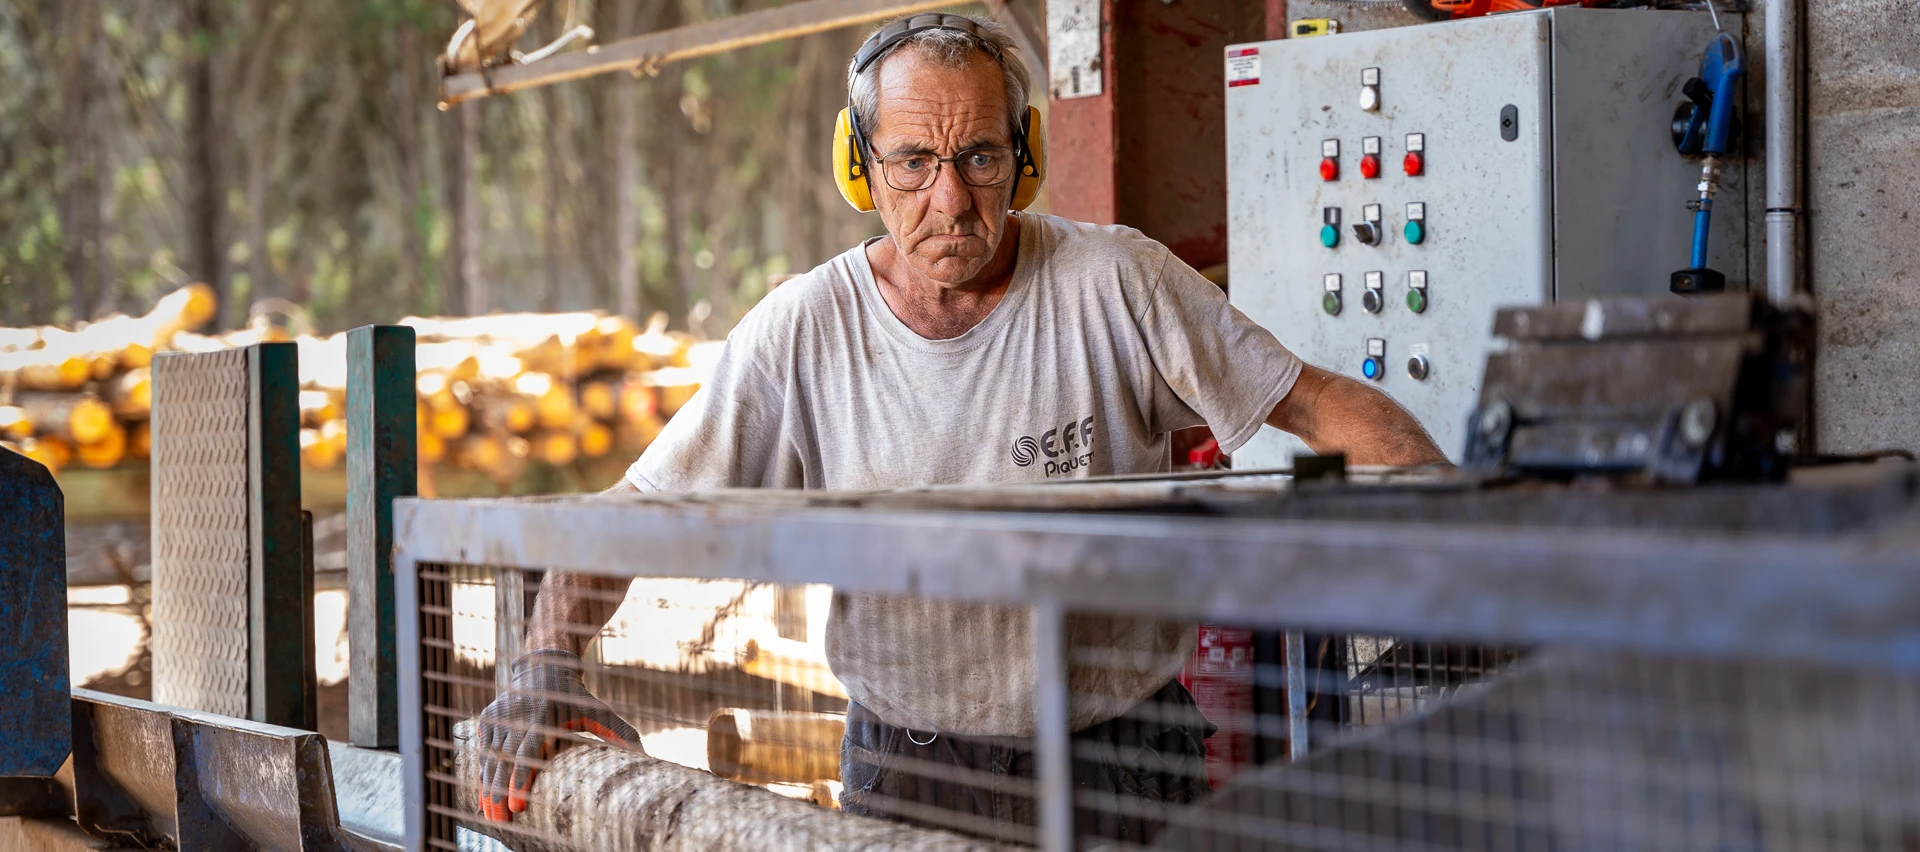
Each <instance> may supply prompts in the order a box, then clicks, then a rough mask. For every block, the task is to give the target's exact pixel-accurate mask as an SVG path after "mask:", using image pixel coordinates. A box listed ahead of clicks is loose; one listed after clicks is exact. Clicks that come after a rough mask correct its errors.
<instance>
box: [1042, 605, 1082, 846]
mask: <svg viewBox="0 0 1920 852" xmlns="http://www.w3.org/2000/svg"><path fill="white" fill-rule="evenodd" d="M1067 653H1068V648H1067V615H1066V610H1065V608H1064V607H1062V606H1061V605H1060V601H1059V600H1057V599H1053V598H1047V599H1043V600H1040V601H1036V602H1035V603H1034V605H1033V655H1034V659H1033V663H1034V677H1035V680H1036V683H1037V685H1038V686H1039V694H1038V695H1036V696H1035V701H1034V712H1035V714H1037V718H1036V719H1034V734H1035V740H1036V742H1035V746H1036V748H1035V750H1034V751H1035V757H1036V761H1035V763H1036V764H1037V765H1036V767H1035V768H1036V769H1038V770H1039V771H1038V772H1037V773H1036V774H1037V775H1038V776H1039V777H1038V779H1037V780H1038V786H1039V799H1040V802H1039V805H1040V807H1039V814H1038V816H1039V820H1038V822H1039V837H1038V838H1037V840H1038V843H1037V844H1036V845H1038V846H1039V847H1040V848H1041V849H1042V850H1044V852H1071V850H1072V849H1073V848H1074V843H1073V728H1072V726H1071V724H1070V723H1069V720H1068V717H1067V713H1068V708H1069V707H1070V706H1071V704H1072V701H1073V696H1072V695H1071V694H1069V693H1068V691H1067V689H1068V686H1067Z"/></svg>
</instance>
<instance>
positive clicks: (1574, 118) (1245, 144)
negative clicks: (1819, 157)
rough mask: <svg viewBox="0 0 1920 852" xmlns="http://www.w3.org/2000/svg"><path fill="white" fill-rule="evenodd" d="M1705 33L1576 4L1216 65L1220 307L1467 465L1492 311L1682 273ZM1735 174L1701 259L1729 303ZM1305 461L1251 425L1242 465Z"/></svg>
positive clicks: (1686, 22) (1251, 47) (1728, 176)
mask: <svg viewBox="0 0 1920 852" xmlns="http://www.w3.org/2000/svg"><path fill="white" fill-rule="evenodd" d="M1720 22H1721V24H1722V25H1723V26H1726V27H1728V28H1729V29H1730V30H1731V31H1734V32H1738V31H1739V28H1740V20H1739V18H1738V17H1737V16H1733V15H1722V16H1721V18H1720ZM1714 33H1715V26H1714V22H1713V20H1712V18H1711V17H1710V16H1709V15H1708V14H1706V13H1705V12H1678V11H1652V10H1637V9H1581V8H1574V7H1567V8H1555V9H1546V10H1542V11H1538V12H1523V13H1514V14H1503V15H1494V16H1489V17H1483V18H1473V19H1467V20H1461V21H1453V22H1446V23H1438V24H1427V25H1422V26H1411V27H1400V28H1395V29H1385V30H1372V31H1368V32H1358V33H1345V34H1341V35H1337V36H1330V37H1326V38H1313V39H1299V40H1285V41H1270V42H1262V43H1258V44H1248V45H1236V46H1234V47H1231V48H1229V49H1228V50H1227V56H1226V85H1227V139H1228V142H1227V145H1228V150H1227V170H1228V188H1229V189H1228V211H1227V212H1228V255H1229V259H1228V270H1229V273H1230V275H1231V281H1230V292H1231V297H1230V298H1231V299H1232V301H1233V303H1234V304H1235V305H1236V306H1237V307H1239V308H1240V310H1241V311H1243V312H1245V313H1246V314H1247V315H1248V316H1249V317H1251V318H1252V319H1253V320H1254V321H1256V322H1258V323H1260V324H1261V325H1263V326H1265V327H1266V328H1267V329H1268V330H1270V331H1272V332H1273V333H1274V335H1275V336H1277V337H1278V338H1279V339H1280V341H1281V342H1282V343H1284V344H1286V345H1287V346H1288V347H1289V348H1291V349H1292V350H1293V351H1294V352H1295V353H1297V354H1298V355H1300V357H1302V358H1303V359H1305V360H1306V361H1307V362H1308V363H1311V364H1314V365H1316V366H1319V367H1323V368H1325V369H1328V370H1332V371H1334V372H1337V373H1341V374H1344V375H1349V376H1353V377H1355V378H1359V379H1361V380H1363V381H1368V382H1371V383H1374V384H1375V385H1376V386H1378V387H1379V388H1381V389H1382V390H1384V391H1386V392H1387V393H1388V394H1390V395H1391V396H1393V398H1394V399H1395V400H1397V401H1399V403H1400V404H1401V405H1403V406H1406V408H1407V409H1408V410H1409V411H1411V412H1412V413H1413V415H1414V416H1415V417H1416V418H1417V419H1418V420H1419V421H1420V422H1421V423H1422V424H1423V425H1425V426H1426V427H1427V429H1428V430H1429V431H1431V432H1432V433H1433V436H1434V439H1435V440H1436V441H1438V442H1439V444H1440V447H1441V449H1443V450H1445V451H1446V452H1447V454H1448V456H1449V457H1451V458H1454V459H1455V460H1456V461H1457V460H1458V458H1459V455H1460V453H1461V452H1462V451H1463V449H1464V439H1465V426H1466V418H1467V416H1468V412H1469V411H1470V410H1471V409H1472V408H1473V404H1474V401H1475V400H1476V399H1477V398H1478V395H1479V382H1480V374H1481V369H1482V367H1483V366H1484V364H1485V362H1486V356H1487V352H1488V350H1489V348H1490V347H1491V346H1492V345H1493V338H1492V333H1491V332H1492V326H1493V311H1494V309H1495V308H1496V307H1500V306H1503V305H1522V304H1539V303H1542V302H1547V301H1554V300H1579V299H1589V298H1597V297H1606V296H1628V295H1631V296H1648V295H1658V294H1668V293H1669V279H1670V276H1671V275H1672V273H1673V272H1674V271H1675V270H1679V269H1683V268H1685V267H1687V266H1688V265H1689V249H1690V248H1691V245H1692V239H1693V213H1692V211H1691V210H1689V209H1688V206H1687V202H1688V200H1689V199H1691V198H1693V197H1695V196H1696V195H1697V192H1696V184H1697V183H1698V181H1699V175H1700V162H1699V160H1697V159H1695V158H1692V157H1688V156H1685V155H1682V154H1680V153H1679V152H1678V151H1677V150H1676V148H1675V144H1674V139H1673V135H1672V125H1673V116H1674V111H1675V106H1676V105H1677V104H1678V103H1679V101H1680V100H1682V99H1683V98H1685V95H1684V94H1682V87H1683V86H1684V84H1685V83H1686V81H1687V80H1688V79H1689V78H1690V77H1692V76H1693V75H1694V74H1696V73H1698V70H1699V67H1700V60H1701V55H1702V53H1703V51H1704V50H1705V49H1706V47H1707V45H1708V43H1709V42H1710V41H1711V40H1712V38H1713V36H1714ZM1743 159H1744V158H1743V157H1742V156H1741V152H1737V151H1736V152H1735V156H1734V157H1733V158H1732V162H1730V163H1729V165H1728V168H1727V169H1726V170H1725V172H1723V174H1722V179H1721V189H1720V193H1719V196H1718V198H1717V199H1716V201H1715V204H1714V208H1713V214H1714V215H1713V220H1712V225H1713V228H1712V232H1711V234H1710V242H1709V247H1710V251H1709V254H1708V257H1709V262H1710V265H1711V266H1712V268H1714V269H1716V270H1718V271H1720V272H1722V273H1724V274H1725V275H1726V277H1727V281H1728V282H1729V287H1730V288H1734V289H1740V288H1744V287H1745V283H1746V281H1747V238H1746V234H1747V221H1746V220H1747V216H1748V212H1747V208H1748V201H1747V193H1746V182H1745V180H1744V174H1743V169H1742V168H1741V163H1742V162H1743ZM1671 298H1681V297H1679V296H1671ZM1302 451H1305V447H1304V445H1303V444H1301V443H1300V442H1299V440H1298V439H1296V438H1293V437H1292V436H1289V435H1286V434H1285V433H1282V432H1279V431H1277V430H1275V429H1273V428H1271V427H1263V428H1262V429H1261V431H1260V434H1259V435H1257V436H1255V438H1254V439H1253V440H1252V441H1250V442H1249V443H1248V444H1247V445H1246V446H1245V447H1243V448H1241V450H1240V451H1239V452H1237V453H1235V454H1234V463H1235V466H1236V467H1240V468H1254V467H1278V466H1285V465H1287V464H1289V463H1291V460H1292V457H1293V455H1294V453H1296V452H1302Z"/></svg>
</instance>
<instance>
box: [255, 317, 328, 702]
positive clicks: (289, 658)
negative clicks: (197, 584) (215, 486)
mask: <svg viewBox="0 0 1920 852" xmlns="http://www.w3.org/2000/svg"><path fill="white" fill-rule="evenodd" d="M247 378H248V390H247V394H248V399H247V486H248V487H247V498H248V500H247V535H248V539H249V542H248V543H249V550H250V554H249V560H250V562H251V564H250V566H249V568H250V570H249V572H248V574H249V576H248V583H247V590H248V591H247V596H248V604H249V606H248V618H247V623H248V629H247V632H248V639H249V642H250V651H249V655H248V656H249V660H250V666H249V668H250V673H249V678H248V713H247V715H248V718H251V719H252V720H253V721H256V722H265V723H267V724H269V725H282V726H285V727H289V728H300V729H303V730H308V731H311V730H315V729H316V728H318V727H319V720H317V719H315V718H314V716H315V709H314V703H315V698H316V696H317V690H318V688H317V686H316V685H315V682H314V670H313V666H314V661H313V568H312V564H311V563H310V562H308V561H307V558H306V539H307V531H306V523H305V521H304V520H303V519H302V517H301V514H300V352H299V349H298V348H297V347H295V346H294V345H293V344H292V343H256V344H254V345H252V346H249V347H247Z"/></svg>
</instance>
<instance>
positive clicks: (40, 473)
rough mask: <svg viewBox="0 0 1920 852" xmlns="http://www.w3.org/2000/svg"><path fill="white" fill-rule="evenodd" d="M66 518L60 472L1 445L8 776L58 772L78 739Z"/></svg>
mask: <svg viewBox="0 0 1920 852" xmlns="http://www.w3.org/2000/svg"><path fill="white" fill-rule="evenodd" d="M65 519H66V500H65V498H64V497H63V496H62V495H61V493H60V486H59V485H56V484H55V483H54V481H53V475H52V474H50V473H48V472H47V469H46V468H45V467H42V466H41V465H40V463H39V462H36V461H34V460H32V459H29V458H27V457H26V456H23V455H20V454H18V453H15V452H13V451H11V450H6V449H0V778H10V777H31V778H45V777H50V776H52V775H53V773H54V772H56V771H58V770H59V769H60V764H61V763H63V762H65V761H66V759H67V752H68V750H69V749H70V748H71V746H72V744H73V729H72V727H71V725H72V716H71V714H70V713H69V712H68V711H67V702H68V701H69V698H68V696H67V688H68V684H67V541H66V526H65Z"/></svg>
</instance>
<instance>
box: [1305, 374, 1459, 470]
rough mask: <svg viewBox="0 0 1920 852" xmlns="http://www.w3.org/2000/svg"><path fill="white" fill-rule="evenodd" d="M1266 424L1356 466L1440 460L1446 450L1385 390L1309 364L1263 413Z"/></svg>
mask: <svg viewBox="0 0 1920 852" xmlns="http://www.w3.org/2000/svg"><path fill="white" fill-rule="evenodd" d="M1267 425H1268V426H1272V427H1273V428H1275V429H1279V430H1281V431H1283V432H1291V433H1293V434H1294V435H1296V436H1298V437H1299V438H1300V440H1302V441H1305V442H1307V446H1308V447H1311V448H1312V449H1313V451H1314V452H1316V453H1320V454H1322V455H1327V454H1331V453H1345V454H1346V456H1347V461H1348V463H1350V464H1356V465H1374V464H1378V465H1421V464H1436V463H1445V462H1446V460H1447V457H1446V454H1445V453H1442V452H1440V448H1439V447H1438V446H1436V445H1435V444H1434V443H1433V438H1432V437H1431V436H1429V435H1428V434H1427V430H1425V429H1423V428H1421V427H1420V424H1419V423H1418V422H1416V421H1415V420H1414V419H1413V416H1412V415H1410V414H1408V413H1407V411H1406V409H1404V408H1401V407H1400V405H1399V404H1398V403H1396V402H1394V401H1393V400H1392V399H1391V398H1389V397H1388V396H1387V395H1386V394H1384V393H1381V392H1380V391H1379V390H1377V389H1375V388H1372V387H1369V386H1367V385H1366V384H1364V383H1362V382H1359V381H1357V380H1354V379H1350V378H1347V377H1345V376H1339V375H1335V374H1333V373H1330V372H1328V371H1326V370H1322V369H1320V368H1319V367H1315V366H1313V365H1312V364H1307V365H1304V366H1303V367H1302V368H1301V370H1300V378H1299V379H1298V380H1296V381H1295V382H1294V384H1293V389H1292V390H1291V391H1288V392H1287V395H1286V396H1285V397H1284V398H1282V399H1281V400H1280V404H1279V405H1276V406H1274V407H1273V412H1272V413H1270V414H1268V415H1267Z"/></svg>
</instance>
